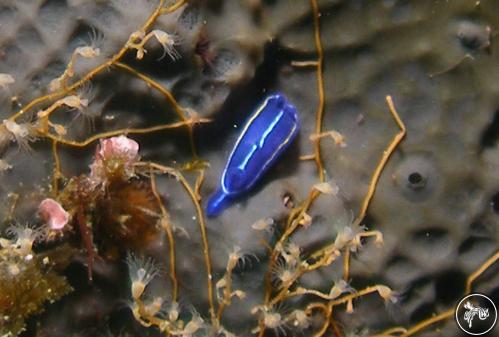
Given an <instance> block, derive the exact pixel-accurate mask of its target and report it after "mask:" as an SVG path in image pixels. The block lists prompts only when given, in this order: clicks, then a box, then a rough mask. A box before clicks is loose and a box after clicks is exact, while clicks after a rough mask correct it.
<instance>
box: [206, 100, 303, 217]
mask: <svg viewBox="0 0 499 337" xmlns="http://www.w3.org/2000/svg"><path fill="white" fill-rule="evenodd" d="M299 128H300V122H299V120H298V113H297V111H296V108H295V107H294V106H293V105H292V104H291V103H289V102H288V100H287V99H286V97H284V95H282V94H279V93H276V94H273V95H270V96H268V97H267V98H266V99H265V100H264V101H263V103H262V104H261V105H260V106H259V107H258V109H257V110H256V111H255V113H253V115H252V116H251V117H250V119H249V120H248V121H247V122H246V125H245V126H244V128H243V131H242V132H241V135H240V136H239V138H238V139H237V142H236V144H235V145H234V149H233V150H232V153H231V154H230V156H229V159H228V161H227V164H226V166H225V169H224V170H223V172H222V177H221V179H220V187H219V189H218V190H217V191H216V192H215V193H214V194H213V195H212V196H211V197H210V199H209V200H208V204H207V206H206V214H207V215H208V216H216V215H218V214H220V213H221V212H222V211H223V210H224V209H225V208H227V207H228V206H229V205H230V203H231V201H232V200H233V199H234V198H236V197H238V196H240V195H241V194H243V193H244V192H247V191H248V190H249V189H251V188H252V187H253V186H254V185H255V183H256V182H257V181H258V180H259V179H260V178H261V177H262V175H263V174H264V173H265V172H266V171H267V170H268V169H269V167H271V166H272V164H273V163H274V162H275V161H276V160H277V158H279V156H280V155H281V154H282V153H283V151H284V150H285V149H286V148H287V147H288V146H289V145H290V144H291V142H292V140H293V139H294V138H295V137H296V135H297V134H298V130H299Z"/></svg>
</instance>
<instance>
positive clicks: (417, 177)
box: [408, 172, 423, 184]
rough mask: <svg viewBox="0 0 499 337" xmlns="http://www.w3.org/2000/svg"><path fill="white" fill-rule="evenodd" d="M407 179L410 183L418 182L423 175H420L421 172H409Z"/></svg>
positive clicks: (421, 179)
mask: <svg viewBox="0 0 499 337" xmlns="http://www.w3.org/2000/svg"><path fill="white" fill-rule="evenodd" d="M408 180H409V182H410V183H411V184H419V183H420V182H421V181H423V177H422V176H421V174H419V173H417V172H414V173H411V174H409V178H408Z"/></svg>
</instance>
